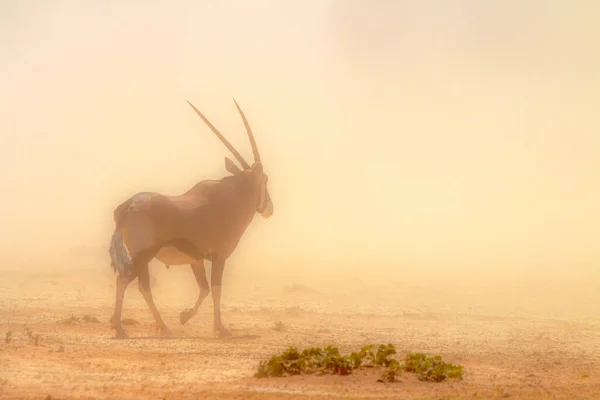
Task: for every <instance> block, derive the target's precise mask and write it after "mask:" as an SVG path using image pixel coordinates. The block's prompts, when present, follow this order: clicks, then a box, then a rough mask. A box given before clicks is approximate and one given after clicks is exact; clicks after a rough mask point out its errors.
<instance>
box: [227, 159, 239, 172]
mask: <svg viewBox="0 0 600 400" xmlns="http://www.w3.org/2000/svg"><path fill="white" fill-rule="evenodd" d="M225 169H226V170H227V171H228V172H229V173H230V174H232V175H236V174H239V173H240V172H242V171H241V170H240V169H239V168H238V166H237V165H235V164H234V163H233V161H231V160H230V159H229V158H228V157H225Z"/></svg>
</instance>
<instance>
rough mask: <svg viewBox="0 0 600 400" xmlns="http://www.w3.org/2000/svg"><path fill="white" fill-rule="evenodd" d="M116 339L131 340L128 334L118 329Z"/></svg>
mask: <svg viewBox="0 0 600 400" xmlns="http://www.w3.org/2000/svg"><path fill="white" fill-rule="evenodd" d="M115 339H129V335H127V333H126V332H125V331H124V330H123V329H120V330H119V329H117V334H116V335H115Z"/></svg>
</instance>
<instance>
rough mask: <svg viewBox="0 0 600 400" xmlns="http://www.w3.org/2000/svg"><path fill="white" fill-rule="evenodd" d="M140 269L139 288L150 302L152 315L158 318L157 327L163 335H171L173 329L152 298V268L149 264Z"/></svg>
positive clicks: (149, 306)
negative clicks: (166, 322) (150, 268)
mask: <svg viewBox="0 0 600 400" xmlns="http://www.w3.org/2000/svg"><path fill="white" fill-rule="evenodd" d="M139 270H140V273H139V276H138V282H139V289H140V292H141V293H142V296H144V300H146V304H148V308H150V312H151V313H152V316H154V319H155V320H156V328H157V329H158V330H160V332H161V333H162V334H163V335H171V330H170V329H169V327H168V326H167V324H165V321H163V319H162V317H161V316H160V313H159V312H158V309H157V308H156V304H154V299H153V298H152V290H151V289H150V270H149V268H148V264H146V265H143V266H139Z"/></svg>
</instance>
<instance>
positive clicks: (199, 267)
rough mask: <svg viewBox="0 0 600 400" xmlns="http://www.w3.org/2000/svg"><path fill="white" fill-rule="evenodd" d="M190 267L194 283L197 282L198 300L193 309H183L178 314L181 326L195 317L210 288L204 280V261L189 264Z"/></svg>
mask: <svg viewBox="0 0 600 400" xmlns="http://www.w3.org/2000/svg"><path fill="white" fill-rule="evenodd" d="M190 267H192V272H193V273H194V276H195V277H196V282H198V287H199V288H200V294H199V295H198V300H196V304H194V307H192V308H188V309H185V310H183V311H182V312H181V314H179V322H180V323H181V325H184V324H185V323H186V322H188V321H189V320H190V318H192V317H193V316H194V315H196V313H197V312H198V308H200V306H201V305H202V302H203V301H204V299H206V298H207V297H208V294H209V293H210V287H209V286H208V280H207V279H206V270H205V269H204V260H198V261H194V262H193V263H192V264H190Z"/></svg>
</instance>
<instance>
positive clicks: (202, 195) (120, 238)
mask: <svg viewBox="0 0 600 400" xmlns="http://www.w3.org/2000/svg"><path fill="white" fill-rule="evenodd" d="M233 101H234V103H235V106H236V107H237V110H238V112H239V113H240V116H241V117H242V121H243V122H244V125H245V127H246V132H247V133H248V138H249V139H250V145H251V146H252V152H253V154H254V163H253V164H252V166H250V165H249V164H248V163H247V162H246V161H245V160H244V158H243V157H242V156H241V155H240V153H239V152H238V151H237V150H236V149H235V148H234V147H233V146H232V145H231V144H230V143H229V142H228V141H227V139H225V137H224V136H223V135H222V134H221V133H220V132H219V131H218V130H217V129H216V128H215V127H214V126H213V124H211V123H210V121H209V120H208V119H207V118H206V117H205V116H204V115H203V114H202V113H201V112H200V111H198V109H196V107H194V105H193V104H192V103H190V102H189V101H188V104H189V105H190V106H191V107H192V108H193V109H194V111H195V112H196V113H197V114H198V115H199V116H200V118H202V120H203V121H204V122H205V123H206V125H208V127H209V128H210V129H211V130H212V131H213V133H214V134H215V135H216V136H217V137H218V138H219V139H220V140H221V142H223V144H224V145H225V147H227V149H229V151H230V152H231V153H232V154H233V155H234V156H235V158H236V159H237V160H238V161H239V163H240V164H241V166H242V169H240V168H238V167H237V166H236V165H235V164H234V162H233V161H232V160H230V159H229V158H227V157H225V168H226V170H227V171H228V172H229V173H230V174H231V176H226V177H224V178H222V179H219V180H204V181H201V182H199V183H197V184H196V185H195V186H193V187H192V188H191V189H189V190H188V191H187V192H185V193H183V194H179V195H176V196H169V195H164V194H160V193H157V192H142V193H137V194H135V195H134V196H132V197H130V198H129V199H127V200H126V201H125V202H123V203H122V204H120V205H119V206H118V207H117V208H116V209H115V211H114V219H115V224H116V228H115V231H114V233H113V235H112V239H111V242H110V250H109V254H110V258H111V266H112V268H113V269H114V270H115V273H117V274H118V275H117V295H116V301H115V312H114V315H113V316H112V319H111V323H112V326H113V328H114V329H115V330H116V337H117V338H126V337H127V334H126V332H125V330H124V329H123V325H122V323H121V310H122V308H123V297H124V295H125V290H126V289H127V286H128V285H129V284H130V283H131V282H132V281H133V280H134V279H135V278H138V286H139V289H140V292H141V293H142V295H143V297H144V299H145V301H146V303H147V304H148V307H149V308H150V311H151V312H152V315H153V316H154V319H155V320H156V328H157V329H158V330H160V332H161V333H162V334H164V335H170V334H171V331H170V329H169V328H168V327H167V325H166V324H165V322H164V321H163V319H162V317H161V315H160V313H159V312H158V309H157V308H156V305H155V304H154V300H153V298H152V292H151V290H150V275H149V269H148V263H149V262H150V261H151V260H152V259H154V258H156V259H157V260H159V261H161V262H162V263H164V264H165V265H167V266H169V265H186V264H189V265H190V266H191V267H192V271H193V273H194V276H195V277H196V281H197V282H198V286H199V287H200V294H199V295H198V300H197V301H196V304H195V305H194V307H192V308H188V309H186V310H184V311H182V312H181V314H180V322H181V324H185V323H186V322H187V321H188V320H189V319H190V318H192V317H193V316H194V315H195V314H196V312H197V311H198V308H199V307H200V305H201V304H202V301H203V300H204V299H205V298H206V297H207V296H208V294H209V292H210V291H211V289H212V298H213V308H214V330H215V332H216V334H217V335H219V336H220V337H225V336H230V335H231V334H230V332H229V331H228V330H227V329H226V328H225V326H224V325H223V323H222V322H221V280H222V277H223V268H224V267H225V262H226V261H227V258H228V257H229V256H230V255H231V254H232V253H233V251H234V250H235V248H236V247H237V245H238V242H239V241H240V239H241V237H242V235H243V234H244V232H245V230H246V228H247V226H248V225H249V224H250V222H251V221H252V219H253V218H254V214H255V213H256V212H258V213H259V214H261V215H262V216H263V217H264V218H269V217H270V216H271V215H272V214H273V202H272V201H271V197H270V195H269V191H268V189H267V180H268V177H267V175H266V174H265V173H264V171H263V166H262V163H261V160H260V154H259V152H258V147H257V146H256V142H255V140H254V135H253V134H252V130H251V129H250V125H249V124H248V120H247V119H246V117H245V115H244V113H243V111H242V109H241V108H240V106H239V105H238V103H237V102H236V101H235V99H234V100H233ZM204 260H209V261H210V262H211V263H212V270H211V285H210V287H209V285H208V280H207V279H206V272H205V269H204Z"/></svg>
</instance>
